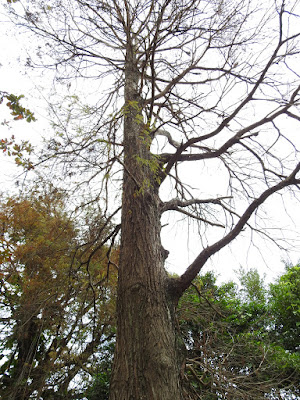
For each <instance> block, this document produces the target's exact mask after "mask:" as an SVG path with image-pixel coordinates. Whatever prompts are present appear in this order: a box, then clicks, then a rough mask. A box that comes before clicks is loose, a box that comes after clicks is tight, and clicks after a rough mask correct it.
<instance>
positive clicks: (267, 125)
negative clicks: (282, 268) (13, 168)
mask: <svg viewBox="0 0 300 400" xmlns="http://www.w3.org/2000/svg"><path fill="white" fill-rule="evenodd" d="M297 4H298V3H297V2H296V1H295V2H288V3H286V2H284V1H282V2H275V3H274V2H267V3H266V4H264V5H263V6H262V5H261V4H260V3H258V2H256V1H254V0H243V1H226V0H225V1H224V0H220V1H212V2H206V1H203V0H196V1H187V0H182V1H177V0H176V1H175V0H162V1H158V2H157V1H143V2H135V1H128V0H124V1H123V2H122V3H121V4H119V3H118V2H116V1H114V0H109V1H98V0H76V1H72V2H71V1H68V0H59V1H56V0H53V1H51V2H50V3H49V2H48V3H47V4H45V3H44V2H42V1H35V2H30V3H29V4H27V3H26V4H23V3H22V2H17V3H16V4H15V5H14V6H13V7H14V8H13V9H12V10H15V15H14V20H15V21H17V22H18V23H19V24H20V25H23V26H26V27H28V28H29V29H30V30H31V31H32V32H33V33H34V34H37V35H39V37H40V38H41V40H43V41H42V42H41V43H42V45H41V47H40V49H39V51H38V59H37V60H38V62H40V63H42V64H43V65H44V66H49V67H51V66H52V67H53V68H54V69H55V71H57V75H56V76H57V79H59V80H63V79H66V81H67V80H69V81H71V80H73V79H75V78H76V77H77V78H78V79H79V81H78V82H80V80H81V79H84V78H93V79H95V81H93V84H92V87H93V90H94V97H93V98H91V97H90V98H88V99H87V100H93V101H94V104H92V105H89V107H83V108H80V107H78V105H77V103H76V102H75V103H74V101H73V100H74V98H73V100H72V101H71V102H69V104H68V110H67V115H65V117H66V118H65V119H64V115H63V114H60V111H59V108H58V109H57V110H56V113H57V114H58V117H59V118H57V122H56V124H55V129H56V131H57V136H56V137H55V138H53V139H52V140H51V141H50V142H49V145H48V148H47V150H46V152H45V159H47V160H49V158H52V157H58V158H59V159H60V161H61V162H62V163H63V168H64V170H63V172H64V176H66V175H68V176H71V177H72V176H74V175H75V174H77V176H76V183H77V187H79V188H82V187H83V182H84V183H86V186H89V188H90V189H91V190H92V193H93V195H94V199H95V200H98V201H99V202H100V203H102V204H104V206H103V207H102V208H103V210H104V217H106V218H108V219H109V218H113V216H115V217H118V215H119V214H118V210H119V207H120V202H122V213H121V240H120V243H121V244H120V246H121V247H120V261H119V280H118V306H117V309H118V311H117V342H116V351H115V356H114V367H113V371H112V379H111V389H110V399H111V400H114V399H144V398H149V399H160V398H163V399H165V400H168V399H172V400H175V399H176V400H177V399H180V398H181V392H182V385H181V383H180V370H181V367H182V363H183V360H182V355H181V354H180V350H179V348H180V344H182V341H181V340H180V338H179V335H178V332H177V329H176V327H177V325H176V322H175V309H176V305H177V303H178V300H179V298H180V297H181V296H182V295H183V294H184V292H185V290H187V289H188V287H189V286H190V285H191V283H192V281H193V279H194V278H195V277H196V276H197V274H198V273H199V271H200V270H201V269H202V267H203V266H204V265H205V263H206V262H207V260H208V259H209V258H210V257H211V256H212V255H213V254H215V253H217V252H218V251H220V250H221V249H222V248H223V247H225V246H227V245H228V244H229V243H230V242H232V241H233V240H234V239H235V238H236V237H237V236H238V235H239V234H240V233H241V232H242V231H243V229H245V228H248V229H252V230H253V232H261V233H263V234H264V235H265V236H267V237H269V238H270V234H269V233H268V230H267V229H263V228H264V227H263V225H262V220H260V219H258V217H257V218H256V219H254V218H252V219H251V217H252V216H254V215H255V216H257V211H258V209H259V208H260V207H261V206H262V204H263V203H265V202H266V201H267V199H268V198H269V197H270V196H271V195H273V194H274V193H277V192H279V191H280V192H281V193H282V192H285V191H286V190H284V189H286V188H288V187H290V188H294V189H295V191H297V190H298V188H299V183H300V179H299V175H298V173H299V169H300V164H299V161H298V160H297V156H298V151H299V148H298V147H297V138H296V136H295V132H296V131H295V129H294V127H295V124H298V123H299V120H300V116H299V112H298V111H299V110H298V106H299V90H300V86H299V75H298V73H297V71H296V68H295V65H296V64H295V57H296V56H297V55H298V53H299V41H298V39H299V37H300V33H299V32H298V30H297V27H298V26H299V23H298V13H297V10H296V7H297ZM17 14H18V15H17ZM29 61H30V62H29V63H31V64H32V63H34V61H35V60H29ZM108 77H109V80H108ZM101 84H103V86H102V89H100V85H101ZM97 85H98V86H97ZM108 85H109V87H108ZM96 86H97V87H98V88H99V89H98V90H96V92H95V87H96ZM106 88H107V90H106ZM60 107H61V104H60ZM82 109H83V110H84V111H85V113H84V118H85V119H82V120H81V121H76V124H75V123H74V119H73V120H72V117H73V118H75V119H76V118H77V117H78V115H80V114H81V112H82ZM88 117H89V119H87V118H88ZM287 120H291V121H292V124H291V125H289V124H288V122H287ZM121 128H122V129H121ZM186 164H188V165H189V168H193V170H194V171H197V173H198V176H197V178H195V177H193V179H192V182H191V180H189V176H188V177H187V178H185V177H186V175H187V174H186V169H185V168H186V167H185V165H186ZM79 171H80V172H79ZM120 171H122V172H123V179H122V181H121V179H120ZM206 172H208V176H209V183H207V182H208V180H204V179H203V177H204V174H205V173H206ZM209 172H210V174H209ZM78 173H81V176H80V177H79V176H78ZM220 174H224V177H225V178H224V181H225V182H226V184H224V181H223V184H222V187H221V186H220V181H219V180H218V179H216V178H217V177H218V176H219V175H220ZM196 181H197V182H196ZM213 185H215V187H214V188H213ZM191 186H192V187H191ZM193 187H196V189H193ZM164 188H165V189H168V190H167V191H164ZM121 193H122V196H120V194H121ZM78 196H80V195H78ZM121 197H122V198H121ZM111 199H113V202H112V201H111ZM80 202H81V203H82V204H85V201H84V198H82V197H80ZM111 204H114V205H115V204H116V208H115V209H114V210H113V207H111ZM169 211H176V212H179V213H181V214H183V215H184V216H186V217H189V218H192V219H194V220H196V221H197V222H198V223H199V232H200V238H199V253H198V256H197V257H196V258H195V260H194V261H193V262H192V264H191V265H189V266H188V267H187V269H186V271H185V272H184V273H183V274H182V275H181V276H180V277H178V278H170V277H168V275H167V274H166V272H165V269H164V263H165V259H166V257H167V255H168V252H167V251H166V250H164V248H163V247H162V244H161V239H160V232H161V217H162V215H163V214H164V213H168V212H169ZM210 228H211V229H210ZM117 233H118V231H115V234H117ZM115 237H116V235H113V236H111V238H112V239H113V240H114V238H115ZM272 239H274V238H273V236H272Z"/></svg>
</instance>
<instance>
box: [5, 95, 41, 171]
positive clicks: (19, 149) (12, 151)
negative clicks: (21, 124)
mask: <svg viewBox="0 0 300 400" xmlns="http://www.w3.org/2000/svg"><path fill="white" fill-rule="evenodd" d="M4 98H6V99H7V100H8V102H7V103H6V105H7V107H8V108H9V109H10V110H11V115H13V117H14V118H13V119H14V120H16V121H18V120H25V121H26V122H31V121H36V119H35V117H34V114H33V113H32V112H31V111H30V110H29V109H27V108H25V107H23V106H22V105H21V103H20V100H21V99H22V98H24V96H23V95H20V96H16V95H14V94H8V93H7V92H2V91H0V104H2V103H3V100H4ZM1 124H2V125H8V121H3V122H2V123H1ZM0 150H2V152H3V153H4V154H7V155H8V156H12V157H14V159H15V163H16V164H17V165H18V166H22V167H23V168H25V169H27V170H30V169H32V168H33V164H32V162H31V161H30V159H29V158H27V157H26V156H25V155H30V154H31V153H32V151H33V147H32V146H31V144H30V143H29V141H27V140H22V141H21V142H20V143H17V142H16V140H15V136H14V135H12V136H11V137H10V138H9V139H8V138H2V139H0Z"/></svg>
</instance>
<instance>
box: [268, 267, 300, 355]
mask: <svg viewBox="0 0 300 400" xmlns="http://www.w3.org/2000/svg"><path fill="white" fill-rule="evenodd" d="M270 303H271V308H272V314H273V318H274V319H273V321H272V322H273V324H274V326H273V330H272V332H273V334H274V335H275V337H276V339H275V340H276V341H277V342H278V344H280V345H281V346H283V348H284V349H286V350H290V351H294V352H295V351H298V352H299V350H300V347H299V336H300V266H299V264H298V265H296V266H294V267H293V266H291V265H287V266H286V273H285V274H284V275H282V276H281V277H280V278H279V279H278V281H277V283H275V284H272V285H271V299H270Z"/></svg>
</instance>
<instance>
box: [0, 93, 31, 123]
mask: <svg viewBox="0 0 300 400" xmlns="http://www.w3.org/2000/svg"><path fill="white" fill-rule="evenodd" d="M4 98H6V99H7V100H8V102H7V103H6V105H7V107H8V108H9V109H10V110H11V115H12V116H13V117H14V120H15V121H18V120H22V119H25V120H26V122H31V121H36V119H35V117H34V114H33V113H32V112H31V111H30V110H29V109H28V108H25V107H23V106H22V105H21V103H20V100H21V99H22V98H24V96H23V95H22V94H21V95H20V96H16V95H14V94H8V93H7V92H0V104H2V102H3V100H4Z"/></svg>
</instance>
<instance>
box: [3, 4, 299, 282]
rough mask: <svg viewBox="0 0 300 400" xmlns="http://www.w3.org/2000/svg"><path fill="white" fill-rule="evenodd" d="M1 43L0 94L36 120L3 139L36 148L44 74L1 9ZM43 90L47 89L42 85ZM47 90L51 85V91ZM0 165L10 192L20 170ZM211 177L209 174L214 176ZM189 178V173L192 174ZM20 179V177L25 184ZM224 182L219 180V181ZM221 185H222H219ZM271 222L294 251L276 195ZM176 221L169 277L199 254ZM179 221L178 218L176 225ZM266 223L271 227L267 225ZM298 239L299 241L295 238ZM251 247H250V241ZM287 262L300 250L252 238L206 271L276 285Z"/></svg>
mask: <svg viewBox="0 0 300 400" xmlns="http://www.w3.org/2000/svg"><path fill="white" fill-rule="evenodd" d="M0 12H1V15H0V21H1V22H0V35H1V36H0V37H1V41H0V43H1V50H2V51H1V58H0V63H1V65H2V66H1V68H0V90H3V91H7V92H11V93H14V94H24V95H25V99H24V101H23V104H24V105H26V107H29V108H30V109H31V111H33V112H34V113H35V115H36V117H37V119H38V121H37V122H35V123H31V124H27V123H25V122H23V121H16V122H14V121H13V122H11V124H10V128H6V127H3V126H1V137H8V136H11V135H12V134H14V135H16V136H17V137H19V138H24V139H29V140H30V141H31V142H32V143H33V144H35V145H38V143H40V138H41V136H42V135H43V136H47V135H50V133H51V128H50V121H49V119H48V116H47V110H46V107H47V101H46V100H47V99H46V98H45V96H47V95H46V91H43V89H42V86H43V79H45V77H43V76H42V77H41V76H40V74H41V73H42V71H41V70H40V71H32V72H30V73H29V71H26V70H25V68H24V65H23V63H24V60H25V59H26V53H25V52H24V47H25V46H24V44H23V40H24V39H25V40H26V38H24V37H21V36H20V35H19V36H15V35H13V34H12V35H11V34H10V35H7V33H8V32H12V29H13V26H12V25H11V24H10V23H9V22H6V21H7V18H6V17H5V15H3V6H2V5H0ZM44 86H45V87H47V85H46V84H45V85H44ZM49 86H50V85H49ZM8 115H9V113H8V109H7V107H5V106H4V105H3V104H2V105H1V107H0V120H1V121H3V119H4V118H6V119H8ZM0 162H1V164H0V165H1V172H2V174H1V181H0V183H1V186H2V190H3V188H5V189H6V190H7V189H12V188H13V186H12V182H13V178H15V176H16V175H19V173H20V172H21V170H20V169H19V168H16V167H15V166H14V163H13V161H12V160H10V159H8V158H7V157H6V156H4V155H3V154H1V155H0ZM214 173H215V171H212V174H214ZM190 174H191V172H190ZM24 178H25V176H24V175H22V176H19V179H21V180H23V179H24ZM220 179H222V178H220ZM220 184H221V181H220ZM268 206H269V210H270V216H272V217H273V226H282V227H284V229H285V230H286V231H285V234H284V235H285V237H287V238H288V239H289V241H290V243H291V244H293V245H297V241H298V239H299V233H300V213H299V204H297V203H296V202H295V201H294V200H293V199H292V198H291V197H290V196H289V195H288V194H287V195H286V196H285V201H284V203H283V202H282V199H281V197H280V196H279V195H276V196H275V198H273V199H271V200H269V201H268ZM285 208H286V209H287V210H288V214H289V215H290V218H289V217H287V216H284V214H285V212H284V211H285ZM176 218H177V219H178V216H174V215H173V214H168V215H167V216H165V217H164V220H163V224H164V225H165V226H164V228H163V231H162V240H163V245H164V247H165V248H166V249H167V250H169V251H170V255H169V257H168V259H167V268H168V270H169V271H170V272H176V273H181V272H183V271H184V269H185V268H186V267H187V266H188V264H189V263H190V262H192V261H193V259H194V257H195V256H196V255H197V254H198V253H199V252H200V251H201V248H202V247H201V242H200V241H199V237H198V235H197V226H196V225H192V226H190V227H187V224H186V222H181V223H179V224H175V222H176ZM180 218H181V217H179V219H180ZM268 222H269V221H268ZM297 236H298V238H297ZM252 240H253V241H254V242H253V243H254V245H255V246H256V247H255V246H253V243H252V244H251V241H252ZM288 256H289V258H290V262H292V263H293V264H295V263H296V262H298V260H299V258H300V244H299V243H298V249H295V250H294V251H290V252H289V255H287V254H286V253H285V252H283V251H280V250H279V249H277V248H276V247H275V246H274V245H272V244H271V243H270V242H266V241H262V240H261V239H259V238H258V237H256V236H255V237H251V235H250V232H248V231H246V232H244V234H243V235H242V236H241V237H239V238H238V239H236V240H235V241H234V242H233V244H232V245H231V246H230V247H229V248H226V249H223V250H222V251H221V252H219V253H218V254H217V255H216V256H214V257H213V258H212V260H210V262H209V263H208V264H207V266H206V267H205V270H209V269H213V270H214V271H215V272H216V273H218V274H220V276H221V280H227V279H230V278H232V277H233V276H234V272H233V271H234V270H235V269H238V268H239V266H243V267H244V268H246V269H248V268H257V269H258V270H259V271H260V273H261V274H263V273H266V275H267V279H268V281H270V280H272V279H274V278H275V277H276V276H278V274H280V273H282V271H283V269H284V266H283V263H282V260H283V259H284V260H287V259H288V258H287V257H288Z"/></svg>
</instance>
